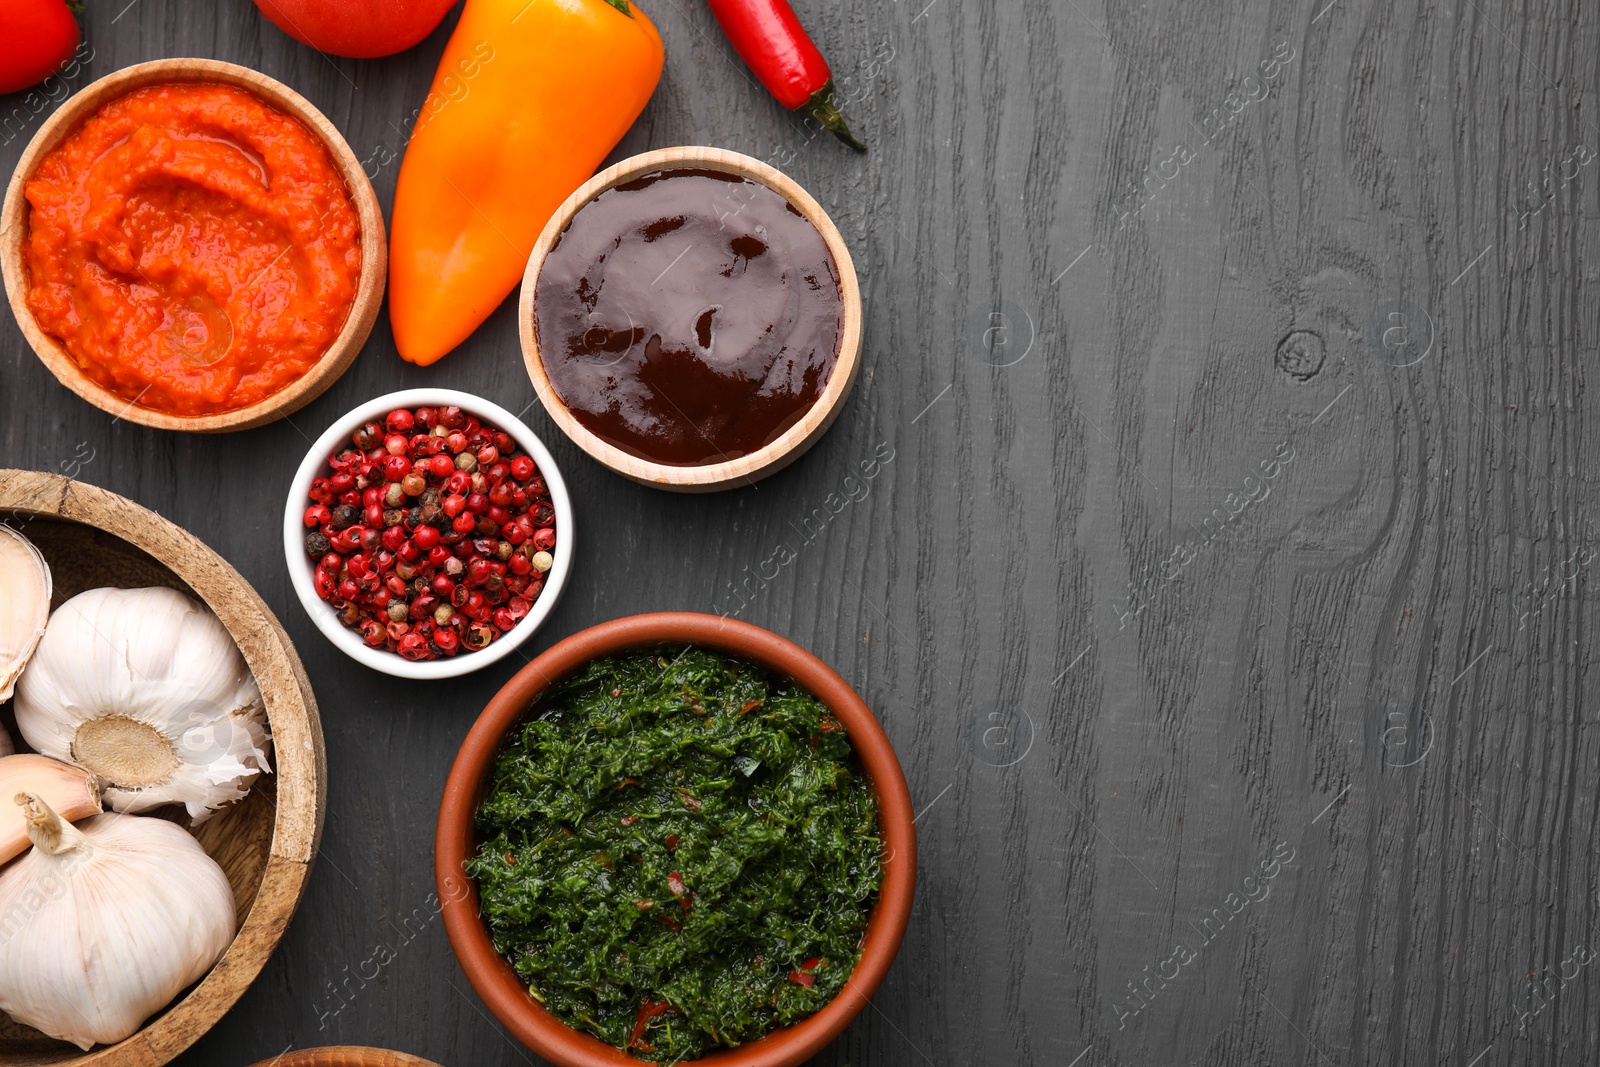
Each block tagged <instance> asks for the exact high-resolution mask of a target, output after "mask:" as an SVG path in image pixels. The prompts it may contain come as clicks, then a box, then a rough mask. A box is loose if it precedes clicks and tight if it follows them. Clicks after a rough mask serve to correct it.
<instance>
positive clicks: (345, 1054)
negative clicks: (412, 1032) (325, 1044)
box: [254, 1045, 439, 1067]
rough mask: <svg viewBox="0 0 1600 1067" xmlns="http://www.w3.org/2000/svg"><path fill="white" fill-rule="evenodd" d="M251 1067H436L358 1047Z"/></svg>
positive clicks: (292, 1055) (307, 1052)
mask: <svg viewBox="0 0 1600 1067" xmlns="http://www.w3.org/2000/svg"><path fill="white" fill-rule="evenodd" d="M254 1067H439V1065H438V1064H437V1063H434V1062H433V1061H432V1060H424V1059H419V1058H418V1057H416V1056H407V1055H406V1054H405V1053H404V1052H390V1051H389V1050H388V1049H386V1048H359V1047H357V1046H355V1045H338V1046H334V1047H329V1048H303V1049H296V1050H295V1051H293V1052H285V1053H284V1054H283V1055H281V1056H274V1057H273V1058H272V1059H270V1060H262V1061H261V1062H260V1063H257V1064H255V1065H254Z"/></svg>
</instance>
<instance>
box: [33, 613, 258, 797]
mask: <svg viewBox="0 0 1600 1067" xmlns="http://www.w3.org/2000/svg"><path fill="white" fill-rule="evenodd" d="M16 711H17V727H18V728H19V729H20V730H21V731H22V737H23V739H24V740H25V741H27V743H28V744H29V745H30V746H31V747H32V748H33V749H34V750H35V751H38V752H42V753H43V754H45V755H46V756H53V757H55V758H56V759H61V760H68V761H70V762H72V763H76V764H78V765H79V766H80V767H84V768H86V769H88V770H90V771H92V772H94V773H95V774H97V775H99V776H100V777H101V778H103V779H105V781H106V790H105V798H106V803H107V805H109V806H110V807H111V808H112V809H113V810H115V811H121V812H129V813H132V812H140V811H148V810H150V809H151V808H156V807H160V806H161V805H163V804H177V803H181V804H184V805H186V806H187V807H188V809H189V814H190V815H191V816H192V817H193V818H194V821H195V822H197V823H198V822H202V821H204V820H205V819H206V818H208V817H209V816H210V815H211V814H212V813H213V812H215V811H216V810H217V809H218V808H219V807H221V806H222V805H224V804H228V803H230V802H232V801H235V800H237V799H239V798H240V797H242V796H244V795H245V794H246V793H247V792H249V789H250V783H251V782H252V781H253V780H254V779H255V777H256V775H258V774H260V773H261V772H262V771H264V770H267V769H268V768H267V751H268V748H269V747H270V744H271V742H270V741H269V740H268V738H267V729H266V708H265V706H264V705H263V704H262V701H261V690H260V689H259V688H257V687H256V683H255V679H254V678H253V677H251V675H250V669H249V668H248V667H247V666H246V665H245V662H244V657H243V656H242V655H240V654H239V649H238V648H237V647H236V646H235V645H234V643H233V638H232V637H231V636H229V634H228V631H227V629H226V628H225V627H224V626H223V625H222V623H220V622H218V621H217V617H216V616H215V615H213V614H211V612H210V611H208V610H206V609H205V608H204V607H202V606H201V605H199V604H197V603H195V602H194V601H193V600H190V599H189V598H188V597H186V596H184V595H183V594H182V593H179V592H176V591H174V590H172V589H162V588H151V589H91V590H89V591H88V592H86V593H79V594H78V595H77V596H75V597H73V598H72V599H71V600H69V601H67V602H66V603H65V604H63V605H61V607H59V608H57V609H56V611H55V614H54V615H52V616H51V617H50V625H49V626H48V627H46V629H45V634H44V640H43V641H41V642H39V650H38V651H37V652H35V653H34V656H33V662H32V663H31V664H30V665H29V666H28V671H27V673H26V674H24V675H23V676H22V681H21V683H20V684H19V685H18V686H17V701H16Z"/></svg>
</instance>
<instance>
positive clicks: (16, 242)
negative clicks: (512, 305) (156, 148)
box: [0, 59, 388, 433]
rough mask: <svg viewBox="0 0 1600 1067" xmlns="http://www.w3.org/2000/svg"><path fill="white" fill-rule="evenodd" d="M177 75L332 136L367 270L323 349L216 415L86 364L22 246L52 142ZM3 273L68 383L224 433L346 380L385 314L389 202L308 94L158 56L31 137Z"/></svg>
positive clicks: (1, 254) (15, 303)
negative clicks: (162, 399)
mask: <svg viewBox="0 0 1600 1067" xmlns="http://www.w3.org/2000/svg"><path fill="white" fill-rule="evenodd" d="M171 82H220V83H223V84H226V85H235V86H238V87H239V88H242V89H246V90H248V91H249V92H251V93H253V94H254V95H255V96H257V97H258V98H260V99H261V100H264V101H266V102H267V103H269V104H271V105H272V106H273V107H275V108H277V109H278V110H279V111H282V112H284V113H285V114H288V115H292V116H294V117H295V118H297V119H299V120H300V121H301V122H302V123H303V124H304V125H305V126H306V127H307V128H308V129H310V130H311V132H312V133H314V134H316V135H317V136H318V137H320V138H321V139H322V141H323V143H324V144H326V145H327V147H328V154H329V155H330V156H332V157H333V163H334V166H336V167H337V168H338V169H339V173H340V175H341V176H343V178H344V182H345V187H346V189H347V190H348V191H349V193H350V200H351V202H352V203H353V204H354V205H355V209H356V215H357V217H358V218H359V219H360V222H361V278H360V281H359V282H358V283H357V286H356V298H355V303H354V304H352V305H351V306H350V314H349V316H348V317H347V318H346V319H345V322H344V329H343V330H341V331H340V333H339V336H338V337H337V338H335V339H334V342H333V344H332V345H331V346H329V348H328V351H327V352H325V353H324V354H323V356H322V359H321V360H320V361H318V362H317V363H316V364H315V365H314V366H313V367H312V368H311V369H310V370H309V371H307V372H306V373H305V374H304V375H302V376H301V377H300V378H298V379H296V380H295V381H294V382H292V383H291V384H289V385H288V386H286V387H285V388H283V389H281V390H279V391H278V392H276V393H274V394H273V395H272V396H269V397H267V398H266V399H265V400H262V401H259V402H257V403H255V404H251V405H250V406H249V407H243V408H239V409H238V410H236V411H225V412H222V413H220V414H216V415H198V416H192V417H185V416H181V415H168V414H165V413H163V412H160V411H155V410H152V409H150V408H144V407H140V406H138V405H137V404H133V403H130V402H129V401H128V400H126V399H125V398H123V397H120V396H118V395H116V394H115V393H113V392H111V391H110V390H108V389H106V388H105V387H103V386H101V385H100V384H99V383H98V382H96V381H95V380H94V379H92V378H90V377H89V376H88V375H86V374H84V373H83V371H82V370H80V369H79V367H78V363H77V361H76V360H75V359H73V358H72V355H71V353H69V352H68V351H67V350H66V348H65V347H63V346H62V344H61V342H60V341H57V340H56V339H55V338H54V337H51V336H50V335H49V334H47V333H45V332H44V331H43V330H41V329H40V328H39V324H38V322H37V321H35V319H34V317H33V312H32V311H30V310H29V309H28V296H27V293H28V268H27V264H26V263H25V262H24V260H23V255H22V245H23V241H24V240H25V239H26V237H27V234H28V198H27V197H26V196H25V195H24V194H23V189H24V187H25V186H26V185H27V183H28V179H29V178H31V177H32V176H33V172H34V170H35V169H37V168H38V166H39V163H40V161H41V160H43V159H44V157H45V156H46V155H48V154H49V153H50V152H51V150H53V149H54V148H55V147H56V146H57V145H59V144H60V143H61V142H62V141H64V140H65V139H66V138H67V137H68V136H69V135H70V134H72V133H74V132H76V130H77V129H78V127H79V126H81V125H82V124H83V123H84V122H85V121H86V120H87V119H89V118H90V117H91V116H92V115H93V114H94V113H95V112H96V111H98V110H99V109H100V108H101V107H102V106H103V105H105V104H107V103H109V102H110V101H112V100H114V99H116V98H117V97H120V96H125V95H127V94H128V93H130V92H132V91H133V90H135V89H141V88H143V87H145V86H147V85H159V84H166V83H171ZM0 273H3V274H4V276H5V283H6V296H7V297H8V298H10V300H11V311H12V313H13V314H14V315H15V316H16V318H17V325H18V326H20V327H21V328H22V333H23V335H24V336H25V337H27V339H28V343H29V344H30V345H32V346H33V350H34V352H35V353H37V354H38V356H39V358H40V359H41V360H42V361H43V362H44V365H45V366H46V367H49V368H50V373H51V374H54V375H55V376H56V378H57V379H58V380H60V382H61V384H62V385H65V386H66V387H67V388H68V389H71V390H72V391H73V392H75V393H77V394H78V395H79V396H81V397H83V398H84V399H85V400H87V401H88V402H89V403H91V404H93V405H94V406H95V407H97V408H100V409H101V410H102V411H106V412H109V413H111V414H112V415H115V416H117V417H118V418H120V419H126V420H127V421H129V422H137V423H139V424H141V425H144V426H153V427H155V428H156V429H158V430H188V431H190V432H194V433H216V432H221V431H224V430H247V429H250V428H251V427H253V426H261V425H263V424H265V423H268V422H272V421H273V420H275V419H281V418H283V416H285V415H288V414H290V413H292V412H294V411H296V410H298V409H300V408H302V407H304V406H305V405H306V404H309V403H310V402H311V401H313V400H315V399H316V398H317V397H319V396H321V395H322V393H323V391H324V390H326V389H327V388H328V387H329V386H330V385H332V384H333V383H334V382H336V381H338V380H339V376H340V375H341V374H343V373H344V372H345V370H346V369H347V368H348V367H349V366H350V364H351V362H352V361H354V360H355V358H356V354H357V353H358V352H360V351H361V346H362V345H363V344H365V343H366V340H367V335H368V334H370V333H371V332H372V324H373V323H374V322H376V321H377V318H378V308H379V305H380V304H381V303H382V302H383V285H384V279H385V278H386V277H387V275H388V243H387V241H386V240H385V237H384V228H383V211H382V209H381V208H380V207H379V206H378V196H377V194H376V193H374V192H373V191H372V183H371V182H370V181H368V180H367V175H366V171H365V170H364V169H363V168H362V166H361V161H360V160H358V159H357V158H356V154H355V153H354V152H352V151H351V150H350V146H349V145H348V144H347V143H346V142H345V139H344V138H343V137H342V136H340V134H339V131H338V130H337V129H335V128H334V125H333V123H331V122H329V121H328V119H327V118H326V116H324V115H323V114H322V112H320V111H318V110H317V109H316V108H315V107H313V106H312V105H311V102H310V101H309V100H307V99H306V98H305V97H303V96H301V95H300V94H299V93H297V92H295V91H294V90H293V89H291V88H289V87H288V86H287V85H284V84H283V83H282V82H280V81H276V80H274V79H272V78H269V77H267V76H266V75H265V74H261V73H258V72H256V71H253V70H251V69H249V68H248V67H240V66H236V65H235V64H232V63H223V62H220V61H218V60H214V59H158V60H155V61H153V62H150V63H136V64H134V65H133V66H131V67H124V68H123V69H122V70H119V71H117V72H116V73H115V74H109V75H107V76H106V77H104V78H101V79H100V80H99V81H97V82H94V83H92V84H90V85H87V86H85V87H84V88H83V89H81V90H80V91H78V92H77V93H75V94H74V95H73V96H71V97H70V98H68V100H67V102H66V103H64V104H62V105H61V107H60V108H59V109H57V111H56V113H55V114H54V115H51V116H50V118H49V119H47V120H46V121H45V123H44V125H43V126H41V127H39V132H38V133H36V134H34V135H33V140H32V141H30V142H29V143H28V147H27V150H26V151H24V152H23V153H22V158H21V159H20V160H18V161H17V168H16V170H15V171H13V172H12V174H11V184H10V185H9V186H7V188H6V195H5V200H4V202H3V203H0Z"/></svg>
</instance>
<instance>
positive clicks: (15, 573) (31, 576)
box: [0, 523, 51, 700]
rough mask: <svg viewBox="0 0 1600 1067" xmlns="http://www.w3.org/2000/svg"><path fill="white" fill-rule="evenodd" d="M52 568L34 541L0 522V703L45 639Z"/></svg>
mask: <svg viewBox="0 0 1600 1067" xmlns="http://www.w3.org/2000/svg"><path fill="white" fill-rule="evenodd" d="M50 592H51V583H50V567H49V565H48V564H47V563H45V561H44V557H43V556H41V555H40V554H39V550H38V549H37V548H34V547H33V542H32V541H29V540H28V539H27V538H26V537H23V536H22V535H21V534H19V533H18V532H17V531H15V530H13V529H12V528H11V527H9V526H7V525H5V524H4V523H0V700H10V699H11V691H12V689H14V688H15V687H16V684H17V675H19V674H21V673H22V668H23V667H26V666H27V665H28V657H29V656H31V655H33V650H34V648H35V647H37V646H38V644H39V638H41V637H43V636H44V629H45V620H46V619H48V618H49V617H50Z"/></svg>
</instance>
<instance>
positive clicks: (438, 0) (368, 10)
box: [4, 0, 456, 59]
mask: <svg viewBox="0 0 1600 1067" xmlns="http://www.w3.org/2000/svg"><path fill="white" fill-rule="evenodd" d="M4 2H5V3H13V2H15V0H4ZM57 2H58V3H59V2H60V0H57ZM455 2H456V0H256V7H259V8H260V9H261V13H262V14H263V15H265V16H267V18H268V19H270V20H271V21H272V23H273V24H274V25H276V26H277V27H278V29H280V30H282V31H283V32H284V33H287V34H288V35H289V36H290V37H293V38H294V39H295V40H297V41H299V42H301V43H302V44H308V45H310V46H311V47H312V48H315V49H316V50H317V51H319V52H332V53H333V54H334V55H336V56H350V57H351V58H353V59H371V58H373V57H374V56H389V55H393V54H394V53H396V52H404V51H405V50H406V49H407V48H410V47H411V46H412V45H414V44H416V43H417V42H418V41H420V40H422V39H423V38H424V37H426V36H428V34H430V33H432V32H433V28H434V27H435V26H437V25H439V22H440V20H441V19H443V18H444V13H445V12H446V11H449V10H450V8H451V6H452V5H454V4H455Z"/></svg>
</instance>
